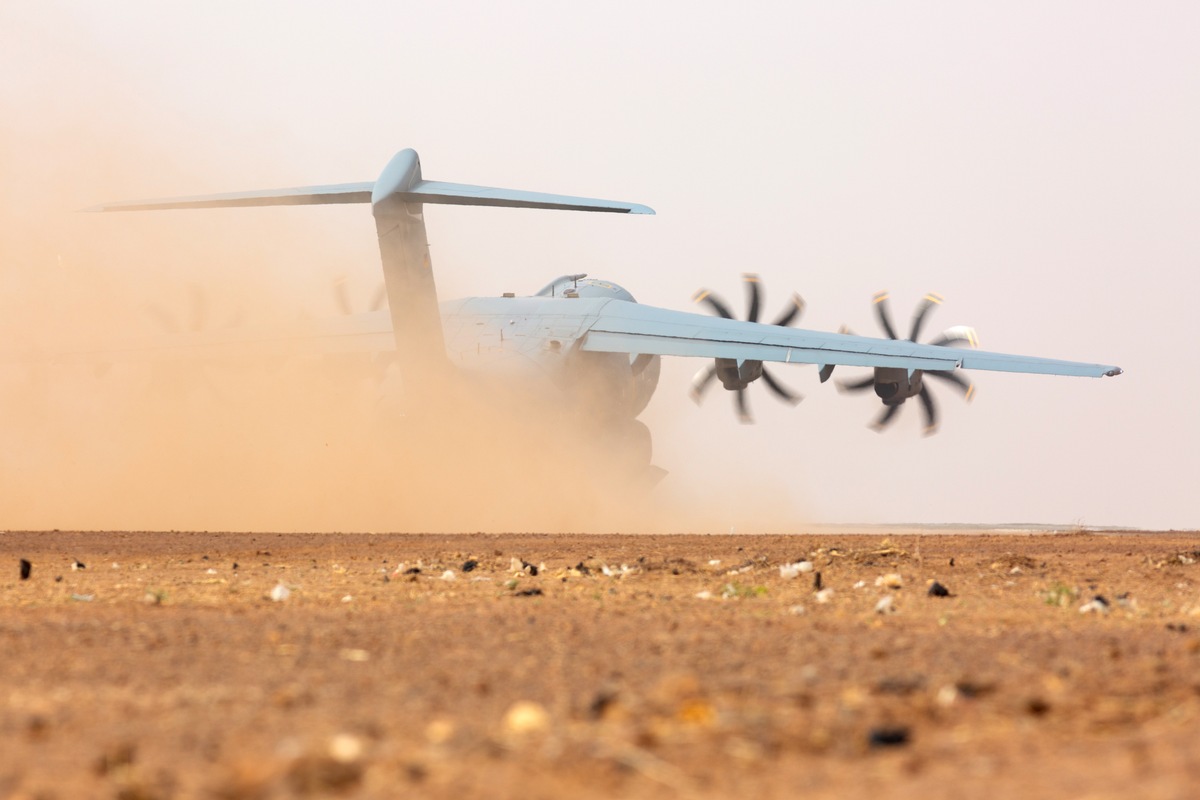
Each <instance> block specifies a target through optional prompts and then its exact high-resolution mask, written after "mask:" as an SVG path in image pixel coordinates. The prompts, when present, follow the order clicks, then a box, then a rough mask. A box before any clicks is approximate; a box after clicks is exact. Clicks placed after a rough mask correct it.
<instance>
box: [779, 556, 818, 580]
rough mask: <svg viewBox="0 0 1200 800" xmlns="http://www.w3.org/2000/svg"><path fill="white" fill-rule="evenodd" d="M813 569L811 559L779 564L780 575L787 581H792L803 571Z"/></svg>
mask: <svg viewBox="0 0 1200 800" xmlns="http://www.w3.org/2000/svg"><path fill="white" fill-rule="evenodd" d="M812 571H813V565H812V562H811V561H797V562H796V563H794V564H781V565H780V566H779V577H781V578H783V579H784V580H785V581H790V580H791V579H793V578H795V577H797V576H799V575H800V574H802V573H806V572H812Z"/></svg>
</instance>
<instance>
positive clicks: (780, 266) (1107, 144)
mask: <svg viewBox="0 0 1200 800" xmlns="http://www.w3.org/2000/svg"><path fill="white" fill-rule="evenodd" d="M1197 42H1200V6H1197V5H1196V4H1194V3H1190V2H1178V3H1166V2H1143V3H1113V2H1092V1H1090V0H1089V1H1088V2H1071V3H1068V2H1064V3H1053V4H1048V3H1043V2H1006V3H970V2H945V3H895V4H877V3H872V4H863V3H743V4H737V7H736V8H735V6H734V4H730V3H724V2H722V3H696V2H686V3H685V2H662V3H646V2H609V3H603V4H578V3H576V4H564V3H557V2H523V1H521V0H515V1H514V2H508V3H503V4H497V3H484V2H476V3H464V2H445V3H428V4H414V3H394V2H388V3H383V2H357V3H354V2H351V3H342V4H337V6H336V8H335V6H334V5H333V4H328V3H318V2H250V3H247V2H223V1H214V2H208V3H204V4H200V5H193V4H182V3H162V2H154V1H151V0H109V2H106V3H93V2H85V1H84V0H80V1H79V2H36V3H35V2H32V1H31V2H21V0H17V1H16V2H11V1H10V2H6V3H4V4H3V5H0V74H3V75H4V78H3V80H2V81H0V126H3V136H4V140H3V141H0V146H3V148H4V150H3V151H0V198H2V201H3V205H0V214H2V215H3V217H4V218H0V226H2V229H3V230H4V232H3V233H0V236H4V237H8V238H9V240H10V241H13V240H19V238H20V236H21V233H20V229H21V227H22V226H23V225H29V224H32V222H31V218H32V217H33V215H34V214H35V213H36V214H38V215H40V217H39V218H42V219H45V218H47V217H46V215H55V214H61V215H62V217H61V219H62V222H61V224H58V223H56V225H58V230H59V232H60V233H59V234H56V235H61V236H63V237H64V239H65V238H66V237H68V236H69V235H78V234H79V233H80V232H85V233H88V234H89V235H92V234H94V235H95V236H109V235H111V236H113V237H114V239H113V241H114V242H116V244H114V245H113V246H114V247H115V248H117V249H118V250H119V248H120V244H119V232H118V231H119V229H115V230H114V229H113V228H111V227H110V228H108V229H107V230H108V231H110V233H105V232H104V231H105V230H106V229H105V228H104V226H105V225H108V226H112V225H113V224H114V223H113V221H112V220H111V219H109V218H104V219H101V220H100V221H99V222H98V221H97V220H95V219H91V218H89V219H87V220H86V221H80V220H79V219H78V218H77V217H73V216H70V214H71V213H73V212H74V210H75V209H78V208H81V207H84V206H88V205H92V204H94V203H98V202H101V201H107V200H114V199H123V198H129V197H148V196H162V195H178V194H193V193H201V192H210V191H235V190H245V189H254V188H268V187H275V186H288V185H301V184H314V183H335V182H343V181H362V180H373V179H374V178H375V177H376V175H377V174H378V172H379V171H380V170H381V169H382V167H383V165H384V164H385V163H386V162H387V161H388V159H389V158H390V157H391V155H392V154H393V153H394V152H396V151H397V150H400V149H402V148H404V147H413V148H415V149H417V150H418V151H419V152H420V154H421V157H422V163H423V166H424V171H425V176H426V177H427V178H431V179H434V180H446V181H455V182H464V183H479V184H484V185H493V186H506V187H512V188H519V189H530V190H535V191H547V192H559V193H571V194H582V195H588V196H596V197H608V198H615V199H623V200H629V201H633V202H639V203H645V204H647V205H650V206H652V207H653V208H654V209H656V211H657V212H658V215H657V216H655V217H639V218H626V217H616V216H609V215H572V214H565V213H559V212H538V211H510V210H491V209H461V208H446V207H437V208H431V209H429V210H428V213H427V215H426V217H427V222H428V226H429V232H430V239H431V242H432V245H433V255H434V266H435V269H436V270H437V277H438V281H439V288H440V290H441V293H442V296H443V298H444V299H446V298H450V297H455V296H463V295H467V294H479V295H492V294H499V293H500V292H503V291H516V292H518V293H531V292H534V291H536V290H537V289H538V288H540V286H541V285H542V284H543V283H545V282H546V281H547V280H549V279H550V278H553V277H554V276H556V275H559V274H562V273H565V272H573V271H579V272H588V273H591V274H592V275H593V276H597V277H604V278H607V279H609V280H612V281H615V282H617V283H619V284H621V285H623V286H625V287H626V288H628V289H629V290H630V291H631V292H633V294H634V295H635V296H636V297H637V299H638V300H639V301H641V302H646V303H651V304H655V305H660V306H665V307H670V308H678V309H688V308H689V307H690V306H691V303H690V297H691V295H692V293H693V292H694V291H695V290H696V289H697V288H699V287H701V286H705V287H709V288H711V289H713V290H715V291H716V292H718V293H719V294H722V295H724V296H725V297H726V298H727V299H728V300H729V301H730V302H731V303H732V304H733V305H734V306H735V308H737V309H738V310H739V312H741V311H742V310H743V309H744V301H743V298H742V287H741V284H740V274H741V273H742V272H745V271H754V272H758V273H760V274H761V275H762V277H763V280H764V285H765V287H766V291H767V298H766V306H765V310H764V316H767V317H769V316H773V315H774V314H775V313H776V312H777V310H778V309H779V308H780V307H781V304H783V303H784V302H785V300H786V298H787V296H788V294H789V293H790V291H792V290H793V289H795V290H798V291H799V292H801V293H802V294H803V295H804V297H805V298H806V300H807V301H808V310H807V312H806V314H805V317H804V319H803V320H802V325H803V326H805V327H811V328H818V329H826V330H834V329H836V328H837V327H838V326H839V325H840V324H842V323H846V324H849V325H851V326H852V327H853V328H854V329H855V330H856V331H857V332H859V333H863V334H869V335H877V334H878V329H877V327H876V326H875V321H874V319H873V317H872V315H871V306H870V299H871V295H872V293H873V292H875V291H877V290H879V289H888V290H890V291H891V294H892V298H893V311H894V314H895V317H896V319H897V323H898V326H899V327H906V325H907V319H908V316H909V313H910V310H911V308H912V306H913V305H914V304H915V303H916V302H917V301H918V300H919V299H920V297H921V295H922V294H923V293H925V292H926V291H931V290H932V291H937V292H940V293H941V294H943V295H945V297H946V298H947V300H946V304H945V306H943V307H942V308H940V309H938V310H937V311H936V312H935V316H934V317H933V318H931V320H930V324H929V326H928V328H927V330H928V331H930V332H933V331H935V330H937V329H940V328H942V327H946V326H949V325H952V324H969V325H972V326H974V327H975V328H976V329H977V330H978V331H979V334H980V337H981V341H982V345H983V347H984V348H985V349H988V350H996V351H1001V352H1011V353H1020V354H1026V355H1040V356H1047V357H1054V358H1066V359H1074V360H1081V361H1089V362H1098V363H1111V364H1118V365H1120V366H1121V367H1123V368H1124V369H1125V371H1126V374H1125V375H1123V376H1121V377H1119V378H1115V379H1108V378H1106V379H1103V380H1094V379H1077V378H1053V377H1038V376H1018V375H1004V374H999V373H975V374H974V375H973V377H974V379H975V382H976V384H977V387H978V396H977V397H976V399H975V400H974V402H972V403H971V404H970V405H967V404H966V403H964V402H963V401H962V399H961V398H960V397H959V396H957V395H956V394H954V393H953V392H950V391H947V390H945V387H942V386H941V385H938V386H935V387H934V390H935V391H937V390H939V389H942V391H937V399H938V400H939V405H940V408H941V411H942V425H941V432H940V433H939V434H938V435H937V436H934V437H932V438H928V439H926V438H922V437H921V436H920V427H921V415H920V413H919V408H918V407H917V405H916V403H915V401H914V403H912V404H910V405H911V406H912V407H908V408H905V409H904V410H903V412H902V414H901V418H900V420H899V421H898V423H897V424H896V425H894V426H892V428H891V429H890V430H889V431H888V432H887V433H885V434H882V435H881V434H877V433H875V432H873V431H871V430H869V429H868V428H867V427H866V423H867V422H868V421H869V420H871V419H873V418H874V417H875V415H877V414H878V413H879V410H880V408H881V407H880V406H879V405H878V404H877V403H873V402H872V401H871V400H870V399H869V396H861V395H856V396H852V397H851V396H841V395H839V394H838V393H837V392H836V391H835V390H834V388H833V386H832V385H824V386H821V385H819V384H818V383H817V379H816V374H815V370H813V369H812V368H780V369H778V370H776V374H777V375H779V377H780V378H781V379H783V380H785V381H787V382H788V383H789V385H790V386H792V387H794V388H796V389H798V390H799V391H801V392H803V393H804V394H805V395H806V399H805V401H804V402H803V403H801V404H800V405H799V406H798V407H797V408H794V409H792V408H788V407H786V406H783V405H781V404H779V403H777V402H775V401H774V399H773V398H772V397H771V396H770V395H769V394H768V393H767V392H766V391H765V389H764V388H762V387H757V386H756V387H753V388H752V391H751V403H752V405H753V409H754V412H755V415H756V417H757V420H758V424H757V425H756V426H754V427H745V426H741V425H739V424H738V422H737V420H736V417H735V415H734V413H733V411H732V405H731V402H730V398H729V397H727V396H723V394H722V393H720V392H718V391H713V392H711V393H710V395H709V397H708V398H707V400H706V402H705V404H704V405H703V407H701V408H697V407H695V406H694V405H693V404H692V403H691V401H690V400H689V399H688V397H687V388H688V382H689V380H690V377H691V375H692V373H693V372H695V371H696V370H697V369H698V368H699V367H700V366H702V364H701V362H698V361H692V360H676V361H674V362H670V363H665V364H664V369H663V375H662V380H661V383H660V385H659V389H658V393H657V394H656V396H655V399H654V400H653V402H652V404H651V406H650V408H649V409H648V410H647V412H646V413H645V414H644V415H643V417H642V419H643V420H645V421H646V422H647V423H648V424H649V425H650V427H651V429H652V431H653V432H654V434H655V440H656V453H657V456H656V462H657V463H658V464H659V465H660V466H662V467H664V468H665V469H667V470H668V471H670V473H671V478H670V480H671V481H672V482H676V483H677V485H682V484H686V485H688V486H690V487H693V488H695V487H699V488H700V489H701V490H704V491H710V492H714V493H719V492H720V489H721V487H722V486H723V485H725V484H726V483H727V482H728V477H729V474H730V472H731V471H733V472H735V473H737V474H738V475H739V476H740V478H741V479H742V480H745V479H747V478H749V479H751V480H754V481H756V482H758V483H760V484H761V486H762V492H763V494H764V495H767V494H769V495H772V496H784V497H787V498H788V499H789V501H790V502H791V503H792V504H793V505H794V506H795V507H797V508H798V509H800V510H801V513H802V515H803V517H804V518H805V519H807V520H810V521H821V522H929V523H936V522H967V523H1012V522H1042V523H1051V524H1088V525H1128V526H1136V527H1143V528H1168V527H1170V528H1195V527H1197V526H1200V504H1198V503H1197V501H1196V499H1195V497H1196V487H1197V485H1200V415H1198V414H1197V411H1196V406H1197V401H1196V398H1197V397H1200V356H1198V355H1197V345H1198V344H1200V321H1198V319H1197V315H1196V313H1195V305H1196V303H1197V298H1198V297H1200V271H1198V270H1197V266H1198V260H1200V259H1198V255H1200V224H1198V220H1200V148H1198V147H1197V143H1198V142H1200V55H1198V54H1197V48H1196V45H1197ZM126 164H136V165H137V166H138V169H136V170H131V169H125V168H123V167H119V165H126ZM5 176H8V177H5ZM221 214H222V215H221V216H219V217H215V218H212V217H210V218H209V220H208V221H205V222H200V223H185V222H180V221H179V220H180V218H179V217H176V218H175V219H174V220H171V221H167V222H157V221H156V222H155V223H153V224H154V225H156V226H164V227H160V228H156V230H158V231H160V233H159V234H158V235H159V237H160V238H156V240H155V241H156V242H158V241H161V242H164V243H165V242H169V241H171V237H172V236H178V235H179V233H178V231H179V226H181V225H182V226H188V225H201V226H205V227H204V229H205V230H209V231H211V230H213V226H214V225H220V226H229V227H230V228H231V230H229V231H228V238H227V239H224V240H223V242H222V244H221V245H220V248H224V250H220V249H218V250H215V251H214V252H213V253H212V257H213V258H214V259H215V260H216V261H220V262H221V263H222V264H224V265H226V267H228V265H229V264H231V263H235V262H236V264H237V269H238V270H241V271H243V272H253V273H254V274H255V275H256V276H257V278H256V279H258V280H261V281H262V282H263V285H264V286H266V287H268V290H269V287H270V286H271V283H272V282H273V281H274V282H278V283H281V284H282V283H286V284H289V285H301V286H310V287H314V291H316V290H317V288H316V287H323V286H327V285H328V282H329V281H330V279H331V277H332V276H336V275H338V274H344V273H350V274H351V275H352V276H353V278H354V279H355V280H357V281H359V282H360V284H361V285H362V286H364V287H368V286H370V285H371V284H372V281H375V280H377V276H378V270H379V266H378V252H377V250H376V245H375V241H374V238H373V226H372V223H371V220H370V215H369V213H368V212H367V211H366V210H365V209H364V208H362V207H345V208H343V207H337V208H323V209H302V210H297V209H285V210H279V211H268V212H252V213H249V215H247V212H234V213H233V214H230V215H225V214H224V212H221ZM255 214H258V216H255ZM276 214H284V215H289V214H290V215H302V216H293V217H290V218H289V219H292V220H300V222H299V223H296V224H299V225H301V226H302V231H303V232H302V234H300V235H296V236H288V237H285V240H283V241H280V240H266V241H264V240H263V237H268V236H269V233H270V230H271V226H272V225H275V224H276V221H277V220H279V219H280V217H277V216H274V215H276ZM238 215H241V216H238ZM54 218H55V219H56V220H57V219H59V218H58V217H54ZM214 219H215V220H216V221H215V222H214V221H213V220H214ZM188 230H191V229H188ZM310 237H311V238H310ZM51 238H53V237H51ZM47 246H48V247H58V248H59V249H60V250H65V251H67V252H68V255H69V253H70V248H71V246H70V245H69V244H67V243H59V244H55V243H53V242H52V243H51V244H49V245H47ZM197 246H198V247H200V246H203V245H202V244H199V243H198V244H197ZM155 252H156V255H155V264H154V268H155V269H158V270H162V271H165V272H170V270H171V269H172V253H171V251H170V249H169V248H167V247H165V246H164V249H163V250H162V251H161V252H159V251H157V250H156V251H155ZM314 252H317V253H319V254H320V255H321V256H322V257H324V258H327V259H328V260H329V262H330V263H329V267H328V271H327V272H326V271H324V269H323V268H320V267H318V268H306V269H305V270H304V271H303V274H297V271H296V270H294V269H292V265H294V264H295V263H298V262H301V261H303V262H304V263H305V264H308V263H310V262H311V256H312V255H313V253H314ZM2 266H4V267H5V268H6V269H8V270H9V273H10V275H9V280H8V282H7V283H4V282H0V286H4V287H5V292H6V293H7V294H8V295H9V296H8V297H6V298H5V302H7V303H9V304H16V303H17V302H18V301H17V300H14V298H13V296H12V284H14V283H19V282H17V281H15V280H13V279H12V276H11V273H12V268H13V267H12V265H11V264H9V265H2ZM322 291H323V290H322ZM264 302H267V299H264ZM22 305H24V303H23V302H22ZM842 376H843V377H845V376H844V374H843V375H842ZM748 502H753V498H747V497H730V498H729V499H728V502H727V504H726V505H725V506H724V507H723V508H722V509H721V510H720V511H719V512H714V514H715V516H716V517H720V519H717V520H715V524H714V527H723V526H724V525H725V524H726V523H727V524H728V525H729V526H736V525H737V524H738V523H739V521H740V519H741V518H742V513H743V507H744V505H743V504H745V503H748Z"/></svg>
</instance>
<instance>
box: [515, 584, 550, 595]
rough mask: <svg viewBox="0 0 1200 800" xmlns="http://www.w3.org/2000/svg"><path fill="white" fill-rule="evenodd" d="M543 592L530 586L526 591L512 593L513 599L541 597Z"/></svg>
mask: <svg viewBox="0 0 1200 800" xmlns="http://www.w3.org/2000/svg"><path fill="white" fill-rule="evenodd" d="M543 594H544V592H543V591H542V590H541V589H539V588H538V587H536V586H531V587H530V588H528V589H522V590H521V591H519V592H513V597H541V596H542V595H543Z"/></svg>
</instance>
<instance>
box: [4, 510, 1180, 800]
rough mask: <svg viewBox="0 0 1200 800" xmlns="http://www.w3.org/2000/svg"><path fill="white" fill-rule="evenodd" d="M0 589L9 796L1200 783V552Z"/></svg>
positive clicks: (120, 556)
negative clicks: (785, 568)
mask: <svg viewBox="0 0 1200 800" xmlns="http://www.w3.org/2000/svg"><path fill="white" fill-rule="evenodd" d="M20 559H27V560H28V561H29V562H31V564H32V571H31V574H30V577H29V579H28V580H20V579H19V577H20V576H19V560H20ZM76 559H78V561H79V562H82V564H83V565H84V566H83V568H78V567H77V568H74V569H73V568H72V567H73V564H74V562H75V560H76ZM802 560H808V561H811V563H812V565H813V569H814V572H800V573H799V574H798V575H796V576H795V577H794V578H790V579H789V578H785V577H784V576H783V575H781V571H780V566H781V565H784V564H788V563H791V562H797V561H802ZM469 561H475V562H477V565H475V566H474V567H473V568H472V569H470V570H468V569H467V568H466V567H467V566H469V565H468V563H467V562H469ZM523 562H524V564H528V565H532V566H534V567H539V569H538V570H537V574H536V575H533V574H531V573H532V572H533V569H531V568H530V567H528V566H523ZM543 565H544V566H543ZM606 572H607V573H611V574H606ZM816 572H819V573H820V576H821V583H822V586H823V587H824V588H826V589H829V590H832V591H830V592H828V593H826V594H825V595H823V596H822V597H823V599H824V600H825V602H821V600H820V599H819V598H818V597H817V595H816V594H815V593H814V581H815V577H814V576H815V573H816ZM0 574H2V576H3V577H0V648H2V655H0V797H17V798H35V797H45V798H50V797H56V798H71V797H102V798H103V797H120V798H168V797H218V798H271V797H291V796H314V797H323V796H345V797H393V796H406V797H471V796H487V797H519V798H542V797H546V798H549V797H566V796H571V797H581V798H589V797H595V798H601V797H604V798H607V797H618V796H619V797H681V798H689V797H737V796H740V797H793V796H797V795H805V796H813V797H838V798H869V797H878V796H886V797H896V796H902V797H921V798H939V797H947V798H949V797H971V796H976V797H978V796H992V797H1012V796H1018V795H1019V796H1023V797H1074V798H1084V797H1086V798H1109V797H1111V798H1128V797H1131V796H1133V797H1155V798H1158V797H1161V798H1176V797H1178V798H1184V797H1192V796H1195V795H1194V792H1195V790H1196V787H1197V786H1200V538H1198V537H1197V535H1196V534H1182V533H1171V534H1147V533H1137V534H1113V535H1098V534H1057V535H982V536H980V535H976V536H958V535H938V536H922V537H917V536H915V535H912V534H910V533H905V534H901V535H894V536H891V537H890V538H885V537H884V536H883V535H881V534H879V533H877V532H872V533H871V534H869V535H859V536H855V535H849V534H841V533H837V534H821V535H812V536H809V535H797V536H757V535H738V536H627V535H611V536H602V535H592V536H577V535H548V536H532V535H457V536H445V535H438V536H426V535H319V534H316V535H304V534H281V535H265V534H254V535H251V534H197V533H74V532H61V533H60V532H54V533H15V532H10V533H2V534H0ZM932 580H937V581H939V582H940V583H941V584H943V585H944V586H945V587H947V588H948V589H949V591H950V592H951V593H952V595H951V596H949V597H934V596H930V595H929V594H928V586H929V582H930V581H932ZM877 581H878V582H879V585H877ZM272 595H274V597H275V598H279V599H275V600H273V599H271V598H272ZM285 595H286V597H285ZM1096 595H1101V596H1102V597H1103V598H1105V599H1106V600H1107V603H1108V605H1107V606H1103V605H1100V604H1096V605H1097V606H1099V608H1098V610H1095V611H1090V612H1087V613H1081V612H1080V608H1081V607H1083V606H1085V604H1087V603H1089V602H1090V601H1092V600H1093V598H1094V597H1095V596H1096ZM888 596H890V597H891V605H890V608H888V607H887V602H886V601H885V602H884V608H881V609H879V610H878V611H877V607H878V606H879V604H880V602H881V600H883V598H885V597H888ZM1093 607H1095V606H1093Z"/></svg>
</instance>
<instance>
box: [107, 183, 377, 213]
mask: <svg viewBox="0 0 1200 800" xmlns="http://www.w3.org/2000/svg"><path fill="white" fill-rule="evenodd" d="M374 187H375V184H374V183H371V182H367V183H338V184H333V185H331V186H296V187H293V188H291V189H264V190H261V191H256V192H229V193H227V194H204V195H196V196H194V197H164V198H160V199H157V200H124V201H121V202H117V203H104V204H102V205H98V206H92V207H91V208H85V209H84V211H158V210H161V209H169V208H247V207H251V206H312V205H326V204H331V203H369V202H371V190H372V189H373V188H374Z"/></svg>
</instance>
